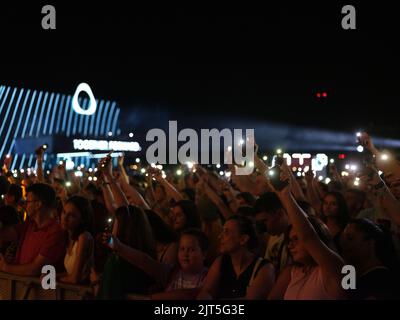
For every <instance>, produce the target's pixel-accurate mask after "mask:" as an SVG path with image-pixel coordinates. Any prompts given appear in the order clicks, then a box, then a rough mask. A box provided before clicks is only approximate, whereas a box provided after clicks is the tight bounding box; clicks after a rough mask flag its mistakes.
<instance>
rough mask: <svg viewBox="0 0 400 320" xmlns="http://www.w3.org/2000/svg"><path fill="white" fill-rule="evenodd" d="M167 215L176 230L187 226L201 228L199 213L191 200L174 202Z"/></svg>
mask: <svg viewBox="0 0 400 320" xmlns="http://www.w3.org/2000/svg"><path fill="white" fill-rule="evenodd" d="M169 217H170V221H171V226H172V228H173V229H174V230H175V231H176V232H178V231H181V230H183V229H187V228H201V220H200V215H199V212H198V210H197V207H196V205H195V204H194V202H193V201H190V200H180V201H178V202H176V203H174V204H173V206H172V207H171V212H170V216H169Z"/></svg>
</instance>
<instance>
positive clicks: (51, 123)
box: [49, 93, 60, 135]
mask: <svg viewBox="0 0 400 320" xmlns="http://www.w3.org/2000/svg"><path fill="white" fill-rule="evenodd" d="M59 99H60V94H59V93H57V96H56V101H55V102H54V106H55V108H54V112H52V113H53V114H52V115H51V121H50V126H49V135H52V134H53V126H54V120H55V118H56V113H57V110H58V100H59Z"/></svg>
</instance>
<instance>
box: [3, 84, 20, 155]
mask: <svg viewBox="0 0 400 320" xmlns="http://www.w3.org/2000/svg"><path fill="white" fill-rule="evenodd" d="M14 91H16V90H15V89H14ZM23 94H24V89H21V90H20V92H19V95H18V99H17V103H16V105H15V107H14V112H13V115H12V117H11V122H8V124H11V125H9V126H8V130H7V133H6V138H5V139H4V140H3V141H4V142H3V143H2V147H1V150H0V157H1V156H2V154H3V152H4V148H5V147H6V144H7V142H8V138H9V137H10V132H11V130H12V129H13V127H14V126H13V124H14V121H15V116H16V115H17V111H18V108H19V103H20V101H21V97H22V95H23ZM13 100H14V93H13V96H12V98H11V101H10V104H9V105H8V109H9V110H8V111H10V110H11V109H12V107H11V105H12V102H13ZM7 118H8V112H7V115H6V117H5V118H4V121H3V125H2V126H1V130H0V136H1V133H2V132H3V127H4V125H5V123H6V122H7Z"/></svg>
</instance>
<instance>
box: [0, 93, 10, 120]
mask: <svg viewBox="0 0 400 320" xmlns="http://www.w3.org/2000/svg"><path fill="white" fill-rule="evenodd" d="M9 92H10V88H7V91H6V94H5V96H4V99H3V102H2V104H1V106H0V115H1V112H2V111H3V108H4V104H5V103H6V100H7V96H8V93H9Z"/></svg>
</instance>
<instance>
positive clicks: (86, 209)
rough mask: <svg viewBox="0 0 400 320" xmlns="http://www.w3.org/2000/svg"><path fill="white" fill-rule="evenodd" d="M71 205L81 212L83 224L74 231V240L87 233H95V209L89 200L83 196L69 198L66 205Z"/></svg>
mask: <svg viewBox="0 0 400 320" xmlns="http://www.w3.org/2000/svg"><path fill="white" fill-rule="evenodd" d="M67 203H70V204H72V205H74V207H75V208H76V209H78V210H79V213H80V214H81V224H80V225H79V226H78V228H77V229H76V230H74V231H73V234H72V238H73V239H77V238H78V237H79V235H80V234H81V233H83V232H85V231H87V232H90V233H92V232H93V208H92V205H91V203H90V201H89V200H87V199H86V198H84V197H81V196H76V195H75V196H72V197H70V198H68V200H67V201H66V202H65V204H67Z"/></svg>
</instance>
